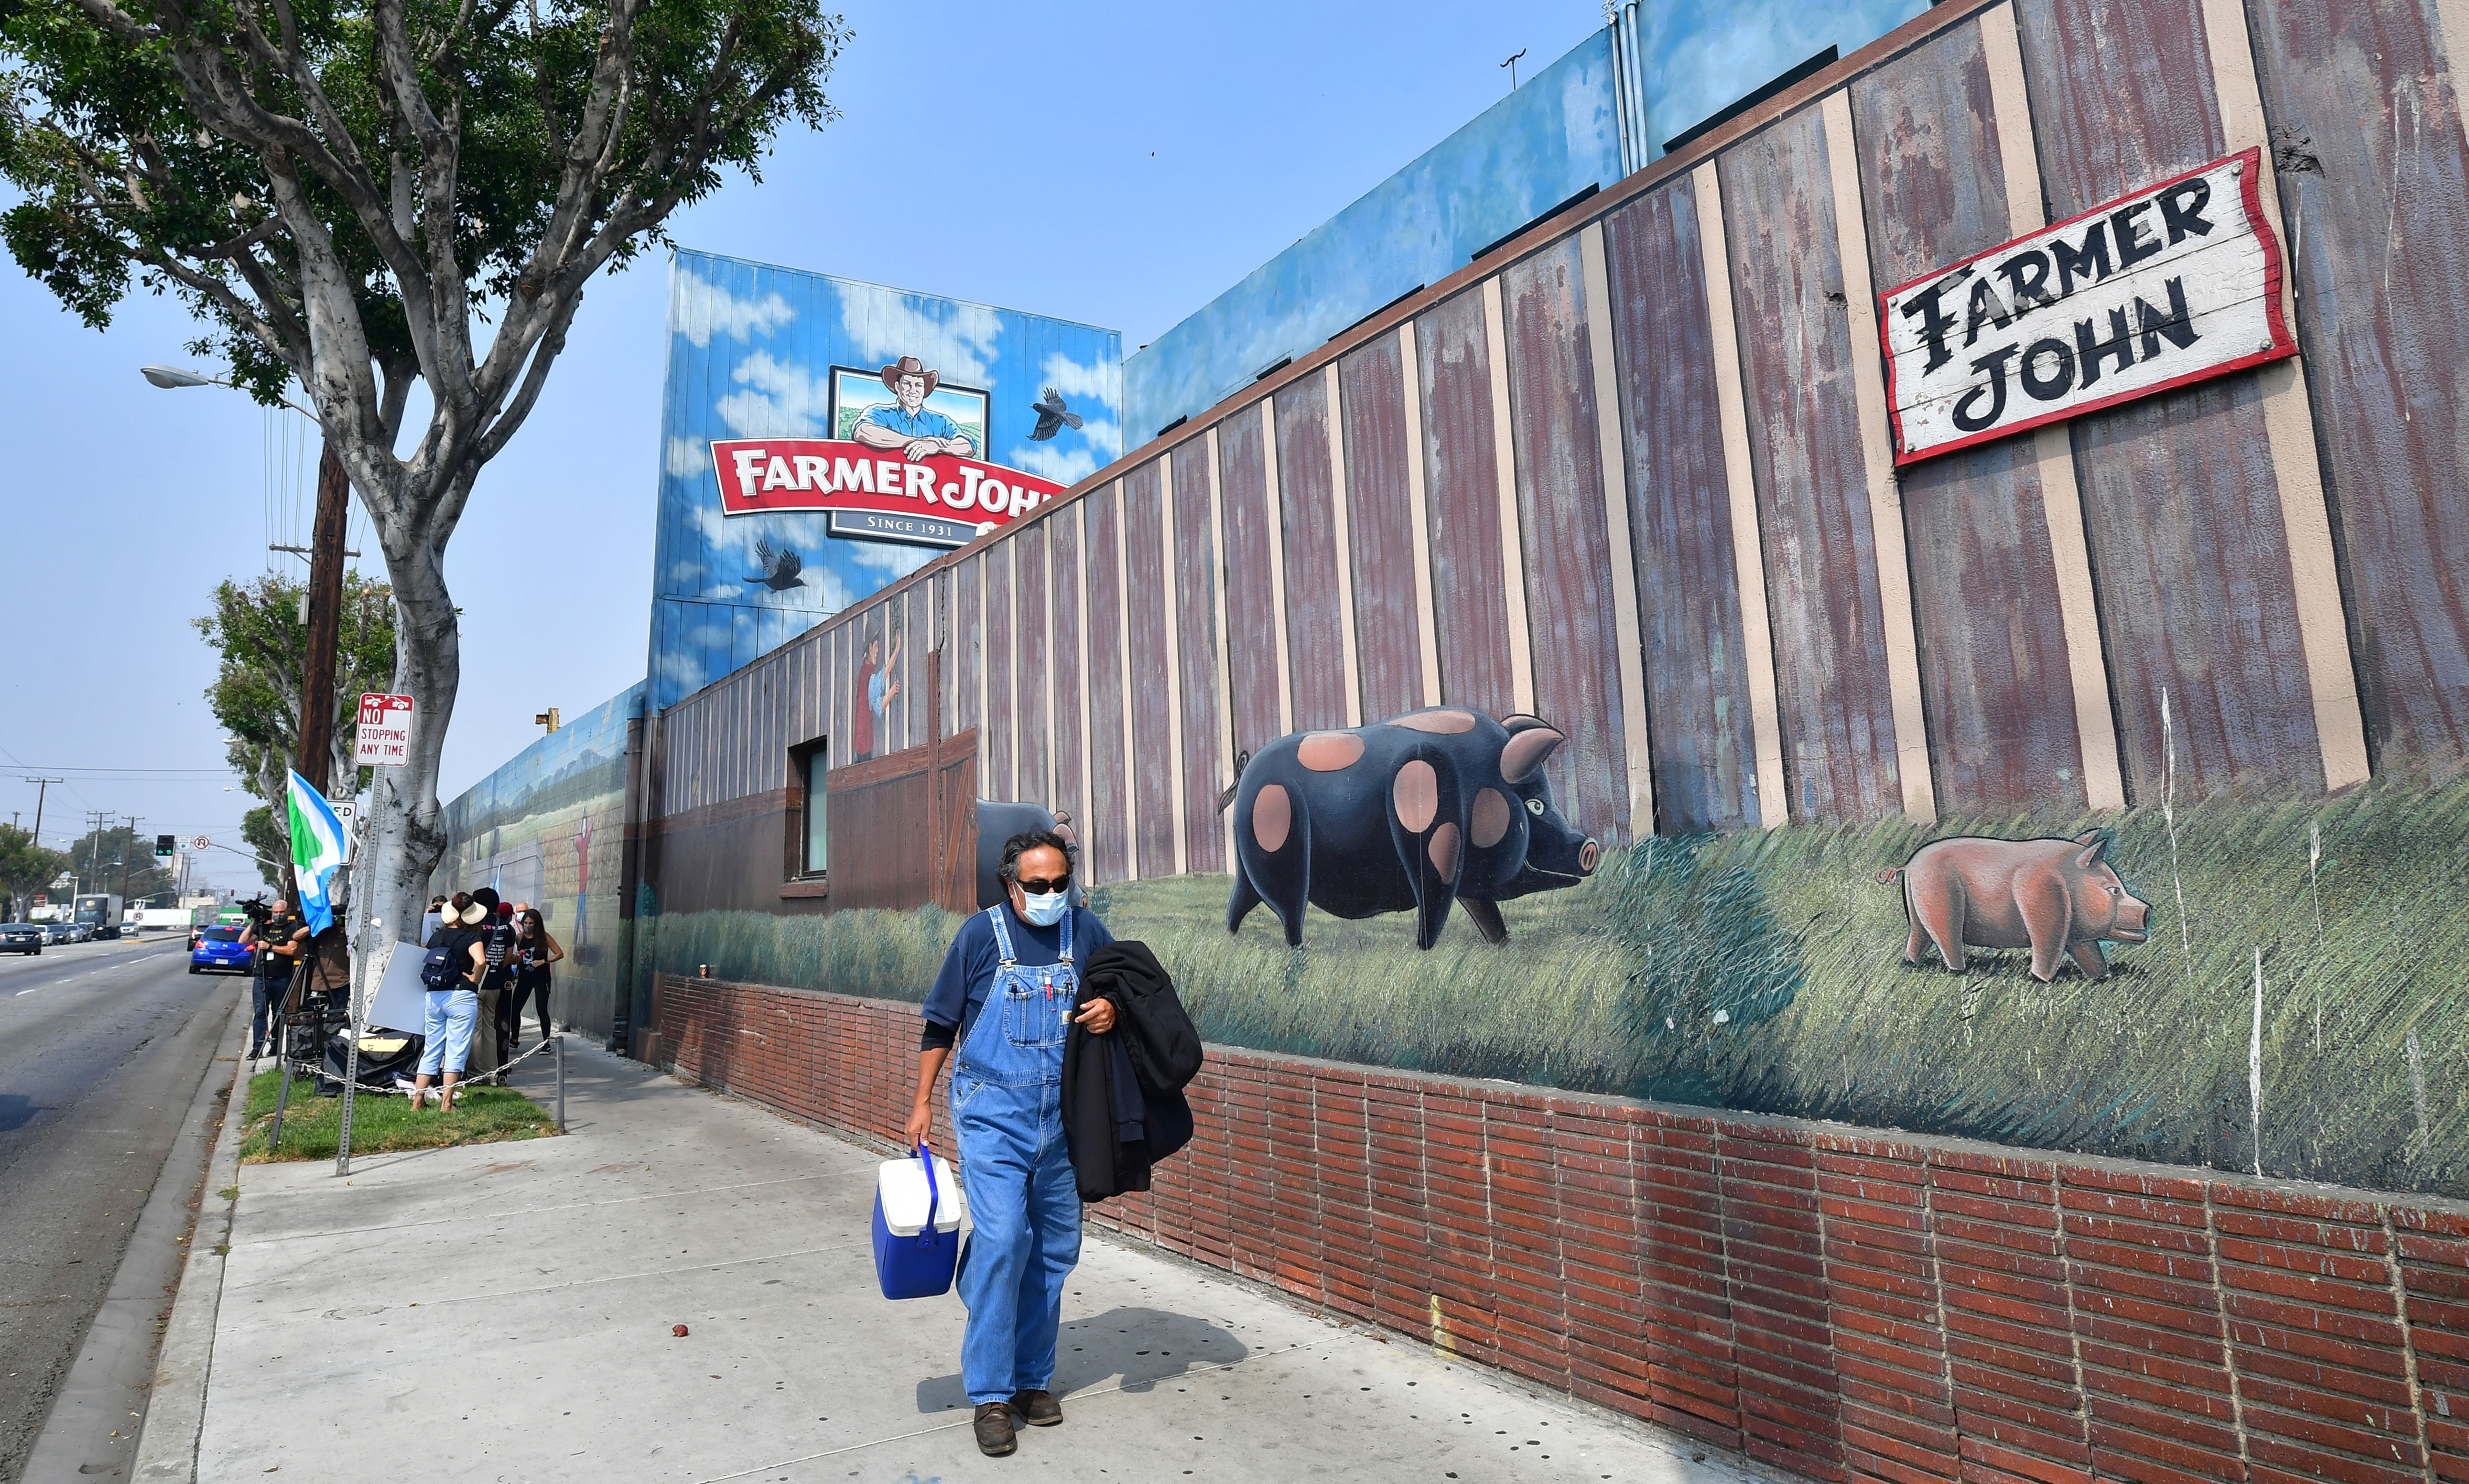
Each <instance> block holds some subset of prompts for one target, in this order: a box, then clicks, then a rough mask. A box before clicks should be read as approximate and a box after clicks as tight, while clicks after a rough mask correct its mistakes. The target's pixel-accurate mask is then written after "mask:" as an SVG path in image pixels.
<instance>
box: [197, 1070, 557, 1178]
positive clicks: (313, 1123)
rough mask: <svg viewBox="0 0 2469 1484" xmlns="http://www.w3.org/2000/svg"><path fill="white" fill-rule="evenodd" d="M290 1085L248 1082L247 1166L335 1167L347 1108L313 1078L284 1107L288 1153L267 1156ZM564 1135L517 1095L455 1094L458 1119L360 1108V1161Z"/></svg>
mask: <svg viewBox="0 0 2469 1484" xmlns="http://www.w3.org/2000/svg"><path fill="white" fill-rule="evenodd" d="M282 1077H283V1074H281V1073H280V1072H260V1073H259V1074H257V1076H255V1077H253V1078H249V1079H248V1123H247V1132H246V1134H245V1135H244V1136H243V1138H242V1141H241V1147H240V1157H241V1163H242V1164H249V1165H262V1164H266V1163H269V1162H272V1161H277V1160H302V1159H333V1158H334V1157H335V1151H336V1150H337V1149H338V1148H341V1145H342V1130H343V1100H342V1099H340V1098H320V1097H318V1096H317V1084H316V1083H315V1082H314V1081H313V1080H312V1079H311V1078H306V1077H302V1078H295V1079H294V1080H293V1081H292V1083H291V1099H290V1101H288V1102H287V1103H285V1104H284V1108H283V1148H282V1149H281V1151H280V1152H278V1153H268V1152H267V1150H266V1136H267V1135H268V1134H270V1133H271V1132H273V1128H274V1102H275V1099H276V1097H277V1095H278V1094H279V1093H280V1092H281V1091H282ZM556 1132H557V1124H556V1122H555V1121H554V1120H553V1119H551V1118H550V1117H549V1115H548V1114H547V1113H546V1112H544V1111H542V1108H541V1106H540V1104H538V1103H536V1102H534V1101H531V1100H530V1099H529V1098H526V1097H524V1096H523V1095H522V1094H521V1093H519V1092H516V1091H515V1090H514V1089H512V1088H510V1087H471V1088H465V1089H462V1090H460V1091H458V1092H457V1093H456V1094H455V1107H454V1111H452V1112H451V1113H440V1112H438V1111H437V1107H436V1103H435V1101H434V1100H432V1101H431V1102H430V1104H429V1106H428V1107H427V1109H426V1110H425V1111H422V1112H419V1113H414V1112H413V1111H412V1110H411V1100H409V1099H408V1098H400V1097H395V1096H392V1095H390V1094H379V1095H372V1096H368V1097H359V1098H354V1099H353V1100H352V1152H353V1153H354V1154H380V1153H385V1152H388V1151H391V1150H396V1149H435V1148H446V1147H448V1146H450V1145H457V1144H496V1143H500V1142H503V1141H506V1140H511V1139H539V1138H543V1137H549V1136H553V1135H555V1134H556Z"/></svg>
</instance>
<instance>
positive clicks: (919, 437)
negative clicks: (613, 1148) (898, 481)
mask: <svg viewBox="0 0 2469 1484" xmlns="http://www.w3.org/2000/svg"><path fill="white" fill-rule="evenodd" d="M941 380H942V378H941V377H940V376H938V375H936V374H935V372H932V371H929V370H927V369H926V363H925V362H924V361H922V360H919V359H917V358H916V357H914V356H903V357H901V358H900V359H898V360H896V361H894V362H892V363H891V364H890V365H888V366H886V367H884V368H883V384H884V387H885V388H886V389H887V390H888V391H889V392H890V393H891V395H892V398H893V399H894V400H893V401H892V402H891V403H890V404H888V405H886V404H883V403H877V404H875V405H874V406H870V407H868V408H866V409H865V415H864V416H863V417H860V418H859V419H858V420H857V431H856V433H855V434H854V436H855V437H856V439H857V441H858V442H860V443H863V444H865V446H866V447H867V448H869V449H898V450H899V451H900V456H901V457H903V458H905V459H908V460H910V461H911V463H914V462H915V461H917V460H918V459H921V458H924V457H926V456H927V455H929V454H932V453H957V454H958V455H959V456H960V457H962V458H967V457H969V456H970V455H971V454H973V453H975V452H977V449H976V447H975V446H974V445H972V444H971V443H970V442H969V440H968V438H967V437H966V436H965V435H963V434H962V433H961V431H960V425H959V424H958V423H955V422H953V421H952V420H951V419H950V418H948V417H945V416H944V415H943V414H942V413H940V412H936V411H935V410H933V409H931V408H929V407H928V406H926V399H927V398H929V397H932V396H933V395H935V385H936V383H939V382H940V381H941Z"/></svg>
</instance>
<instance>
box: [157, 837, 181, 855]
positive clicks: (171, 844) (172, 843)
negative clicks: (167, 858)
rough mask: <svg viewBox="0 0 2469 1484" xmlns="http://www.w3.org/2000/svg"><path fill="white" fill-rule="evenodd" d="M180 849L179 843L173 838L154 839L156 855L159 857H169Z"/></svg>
mask: <svg viewBox="0 0 2469 1484" xmlns="http://www.w3.org/2000/svg"><path fill="white" fill-rule="evenodd" d="M179 847H180V846H179V842H178V840H177V839H176V838H175V837H173V836H171V835H157V836H155V837H154V853H155V854H157V855H169V854H171V853H172V852H173V851H174V850H176V849H178V848H179Z"/></svg>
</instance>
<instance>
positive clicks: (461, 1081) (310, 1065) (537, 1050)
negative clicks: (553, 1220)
mask: <svg viewBox="0 0 2469 1484" xmlns="http://www.w3.org/2000/svg"><path fill="white" fill-rule="evenodd" d="M352 1039H353V1042H354V1043H355V1044H354V1049H355V1050H358V1040H359V1032H357V1031H355V1032H353V1034H352ZM564 1039H565V1034H564V1032H558V1033H556V1034H553V1035H551V1036H549V1037H548V1038H547V1039H546V1040H544V1041H541V1042H539V1043H537V1044H535V1045H534V1046H533V1047H532V1049H531V1050H529V1051H527V1052H523V1053H520V1054H519V1055H517V1056H516V1057H515V1058H514V1059H513V1060H512V1061H506V1062H501V1063H499V1064H498V1065H496V1067H493V1068H491V1069H490V1070H488V1071H486V1072H478V1073H473V1074H469V1075H458V1076H457V1077H456V1078H455V1081H454V1090H455V1091H456V1092H458V1093H459V1092H461V1091H463V1090H464V1089H465V1088H467V1087H476V1086H480V1085H482V1084H491V1085H495V1086H498V1087H503V1086H505V1085H506V1074H507V1073H509V1072H512V1071H513V1070H515V1068H517V1067H519V1066H521V1065H522V1064H523V1063H524V1062H526V1061H529V1060H531V1059H532V1058H533V1057H534V1056H537V1055H540V1054H541V1053H542V1052H544V1051H549V1050H551V1049H552V1048H557V1049H558V1055H557V1056H556V1057H555V1058H554V1059H555V1060H556V1062H557V1073H558V1076H557V1102H558V1106H557V1112H556V1115H555V1116H556V1119H557V1131H558V1132H560V1133H564V1132H565V1055H564V1051H563V1048H562V1046H561V1044H560V1043H561V1042H563V1041H564ZM354 1059H357V1058H354ZM264 1060H265V1057H262V1056H260V1057H255V1058H252V1059H251V1060H250V1062H249V1075H250V1076H252V1077H254V1076H256V1075H257V1070H258V1063H259V1062H261V1061H264ZM274 1060H275V1062H276V1064H277V1065H278V1066H280V1067H281V1068H282V1069H283V1071H284V1073H285V1076H284V1078H283V1086H282V1089H281V1091H279V1092H278V1093H277V1094H276V1095H275V1100H274V1126H273V1136H272V1137H271V1138H269V1139H268V1140H267V1141H266V1145H265V1148H266V1150H267V1152H268V1153H271V1152H273V1150H274V1148H275V1147H276V1146H277V1145H278V1144H279V1143H280V1142H281V1141H282V1138H283V1113H284V1105H285V1104H286V1103H287V1102H288V1101H290V1098H291V1082H292V1078H299V1077H305V1078H310V1079H311V1080H312V1081H322V1080H323V1079H325V1078H327V1077H328V1076H329V1075H330V1074H329V1073H328V1072H327V1071H326V1068H325V1061H324V1058H323V1056H322V1055H321V1056H320V1057H319V1058H318V1059H317V1060H314V1061H312V1060H309V1059H307V1058H305V1057H300V1056H288V1055H286V1056H277V1057H275V1058H274ZM400 1075H401V1074H397V1076H398V1077H400ZM355 1090H356V1091H358V1092H360V1093H378V1094H381V1095H383V1096H386V1097H390V1098H392V1097H402V1098H408V1097H410V1096H411V1095H412V1093H413V1091H414V1089H412V1088H409V1087H403V1086H391V1087H364V1086H363V1087H356V1088H355ZM428 1091H429V1092H432V1093H437V1092H442V1091H443V1089H442V1087H441V1086H440V1085H438V1084H431V1085H430V1086H429V1088H428Z"/></svg>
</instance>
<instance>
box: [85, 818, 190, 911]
mask: <svg viewBox="0 0 2469 1484" xmlns="http://www.w3.org/2000/svg"><path fill="white" fill-rule="evenodd" d="M68 869H69V870H71V871H73V872H75V873H76V875H77V879H78V890H79V891H81V892H109V893H117V894H119V895H120V896H123V897H125V898H127V900H129V901H132V902H138V901H144V900H145V899H146V898H148V897H150V896H155V895H159V894H161V893H165V892H170V891H173V890H176V889H177V888H178V886H179V878H178V877H177V876H174V875H173V873H172V871H171V870H170V869H169V868H168V867H165V866H164V865H162V864H161V863H160V861H159V860H158V858H157V857H156V856H155V854H154V837H153V836H151V835H146V836H143V837H141V836H139V835H138V834H137V832H136V831H134V830H132V829H130V828H129V827H128V826H127V824H105V825H104V826H103V827H102V828H101V829H89V830H87V831H86V832H85V833H84V834H82V835H80V836H79V837H78V838H77V840H76V842H75V843H74V844H72V845H71V846H69V857H68ZM117 925H118V924H116V923H115V924H114V926H117Z"/></svg>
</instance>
